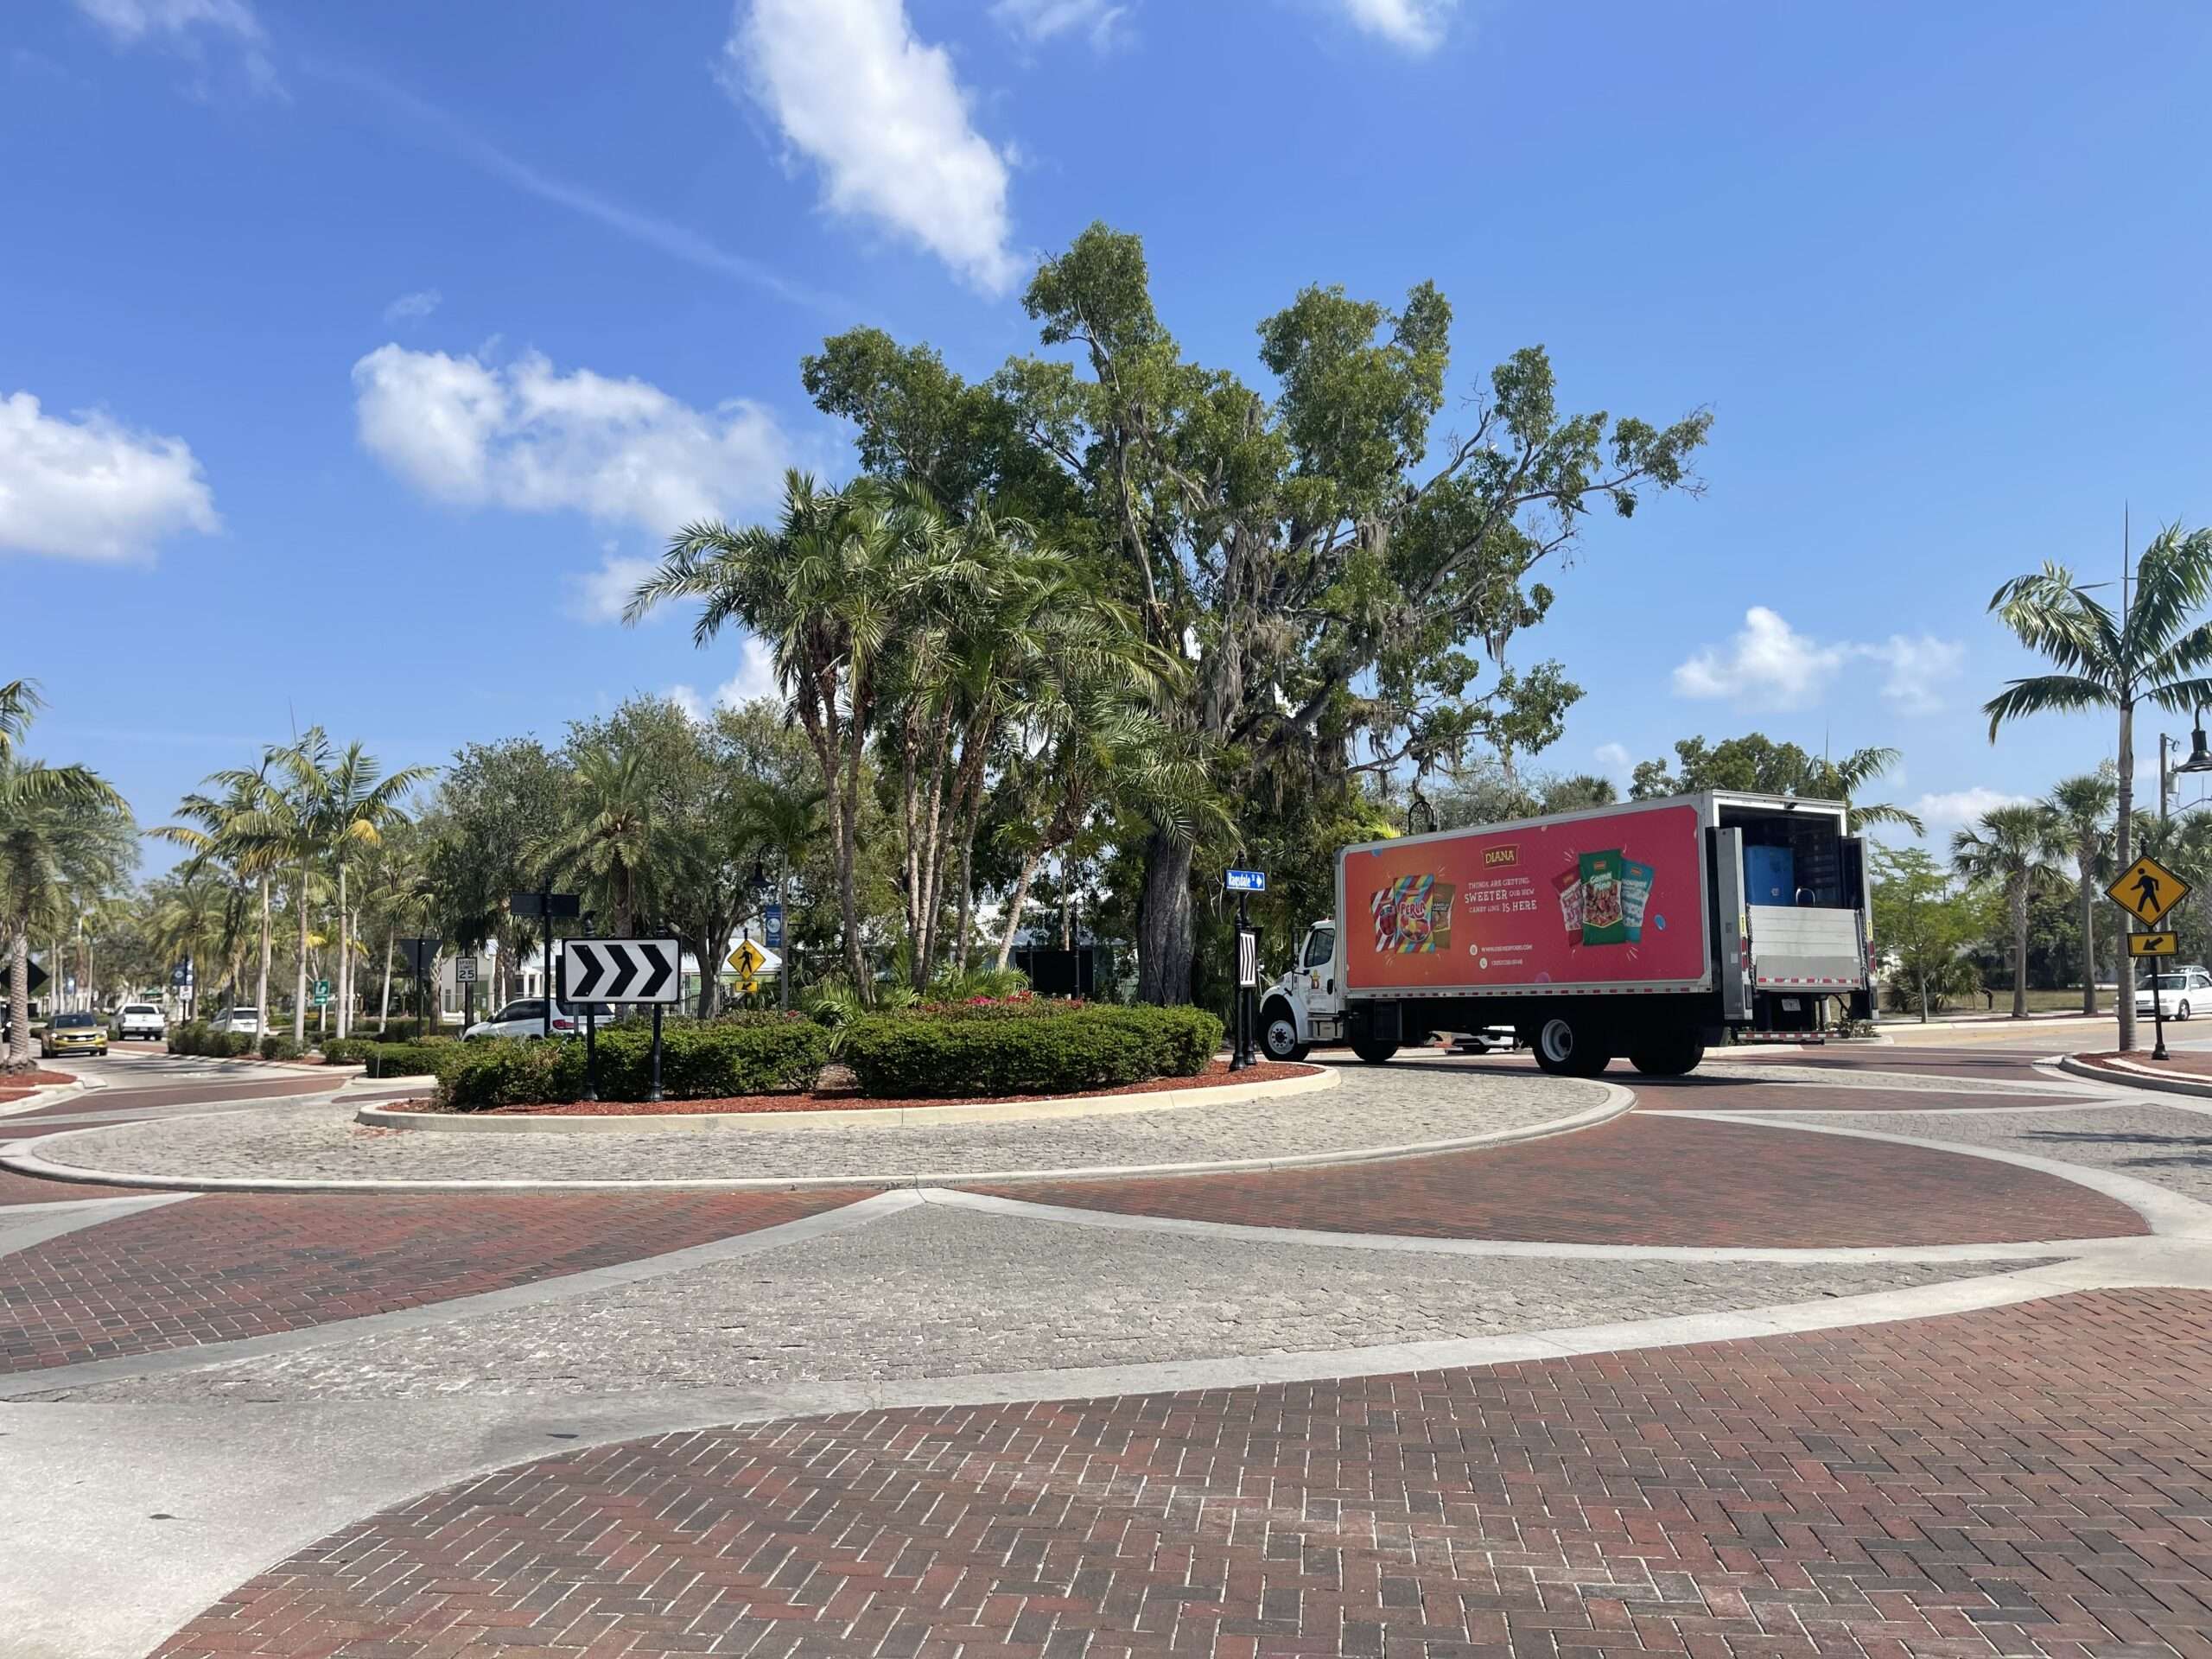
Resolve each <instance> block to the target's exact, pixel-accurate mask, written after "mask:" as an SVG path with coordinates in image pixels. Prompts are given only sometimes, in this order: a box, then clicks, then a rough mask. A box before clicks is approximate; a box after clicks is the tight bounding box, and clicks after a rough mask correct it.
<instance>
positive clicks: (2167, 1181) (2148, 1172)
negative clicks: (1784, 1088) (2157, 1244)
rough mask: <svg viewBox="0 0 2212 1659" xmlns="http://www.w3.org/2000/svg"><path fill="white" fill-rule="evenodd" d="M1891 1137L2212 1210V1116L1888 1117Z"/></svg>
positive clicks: (2162, 1111)
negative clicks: (2098, 1175)
mask: <svg viewBox="0 0 2212 1659" xmlns="http://www.w3.org/2000/svg"><path fill="white" fill-rule="evenodd" d="M1793 1121H1794V1122H1800V1123H1833V1124H1834V1125H1836V1126H1837V1127H1838V1128H1853V1129H1863V1128H1866V1127H1868V1126H1867V1122H1866V1116H1865V1115H1864V1114H1862V1113H1851V1114H1844V1113H1821V1114H1811V1113H1808V1114H1806V1115H1804V1116H1800V1117H1796V1118H1795V1119H1794V1120H1793ZM1879 1127H1880V1128H1881V1130H1882V1132H1883V1133H1884V1134H1885V1135H1911V1136H1913V1137H1915V1138H1916V1139H1924V1140H1929V1141H1958V1142H1961V1144H1964V1145H1968V1146H1977V1147H1999V1148H2002V1149H2003V1150H2005V1151H2007V1152H2024V1153H2029V1154H2033V1155H2034V1156H2036V1157H2038V1158H2051V1159H2056V1160H2059V1161H2060V1162H2063V1163H2069V1164H2085V1165H2088V1166H2092V1167H2094V1168H2097V1169H2107V1170H2112V1171H2114V1172H2115V1173H2119V1174H2122V1175H2132V1176H2133V1177H2134V1178H2135V1179H2138V1180H2141V1181H2148V1182H2150V1183H2151V1184H2152V1185H2155V1186H2162V1187H2164V1188H2166V1189H2167V1190H2168V1191H2170V1192H2178V1193H2180V1194H2182V1195H2183V1197H2184V1198H2195V1199H2196V1200H2198V1201H2199V1202H2200V1203H2205V1204H2212V1116H2208V1115H2207V1114H2205V1113H2202V1112H2192V1111H2187V1110H2183V1109H2179V1108H2176V1107H2167V1106H2153V1105H2141V1106H2136V1105H2117V1106H2104V1107H2100V1108H2098V1109H2094V1110H2092V1111H2082V1112H2038V1113H2025V1112H2024V1113H2021V1114H2020V1115H2018V1116H2013V1115H2012V1114H2010V1113H2005V1112H1992V1113H1986V1114H1982V1113H1974V1114H1966V1113H1959V1114H1949V1115H1941V1116H1939V1115H1937V1114H1934V1113H1914V1112H1885V1113H1884V1114H1882V1120H1881V1123H1880V1125H1879Z"/></svg>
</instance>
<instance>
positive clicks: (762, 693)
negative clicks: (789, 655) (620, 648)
mask: <svg viewBox="0 0 2212 1659" xmlns="http://www.w3.org/2000/svg"><path fill="white" fill-rule="evenodd" d="M738 650H739V652H740V655H741V661H740V663H739V665H738V670H737V672H736V673H734V674H733V675H731V676H730V677H729V678H728V679H726V680H724V681H723V682H722V683H721V684H720V685H718V686H716V687H715V696H714V701H713V702H712V703H711V704H710V703H709V702H708V701H707V699H706V698H704V697H702V696H700V695H699V693H698V690H697V689H696V687H693V686H689V685H671V686H670V687H669V688H668V692H667V696H668V700H669V701H670V702H672V703H674V704H675V705H676V706H677V708H678V709H682V710H683V712H684V713H685V714H687V715H690V717H691V718H692V719H693V720H697V721H703V720H705V719H707V718H708V717H709V715H711V714H712V713H713V712H714V710H715V709H735V708H738V707H740V706H741V705H742V704H744V703H747V702H752V701H753V699H754V698H756V697H777V698H780V697H781V696H783V688H782V687H781V686H780V685H779V683H777V680H776V659H775V658H774V656H773V655H772V653H771V652H769V650H768V647H767V646H766V645H763V644H762V643H761V642H760V640H758V639H754V638H753V637H752V636H751V635H750V634H747V635H746V636H745V637H744V639H742V640H741V642H740V643H739V646H738Z"/></svg>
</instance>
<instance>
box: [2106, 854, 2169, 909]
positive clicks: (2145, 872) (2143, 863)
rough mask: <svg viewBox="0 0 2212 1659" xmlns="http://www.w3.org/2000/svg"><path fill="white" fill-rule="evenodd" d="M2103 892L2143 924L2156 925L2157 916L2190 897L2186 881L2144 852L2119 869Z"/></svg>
mask: <svg viewBox="0 0 2212 1659" xmlns="http://www.w3.org/2000/svg"><path fill="white" fill-rule="evenodd" d="M2105 896H2106V897H2107V898H2108V899H2111V900H2112V901H2113V903H2114V904H2116V905H2118V906H2120V908H2121V909H2122V910H2124V911H2126V912H2128V913H2129V914H2130V915H2132V916H2134V917H2135V918H2138V919H2139V920H2140V921H2141V922H2143V923H2144V924H2145V925H2146V926H2151V927H2156V926H2157V925H2158V918H2160V917H2161V916H2163V915H2164V914H2165V913H2166V912H2168V911H2170V910H2171V909H2172V908H2173V907H2174V906H2176V905H2177V904H2179V903H2181V901H2182V900H2183V899H2186V898H2188V897H2189V883H2188V882H2186V881H2184V880H2182V879H2181V877H2179V876H2177V875H2176V874H2174V873H2173V872H2172V871H2171V870H2170V869H2168V868H2166V867H2165V866H2164V865H2163V864H2161V863H2159V862H2158V860H2157V859H2155V858H2152V856H2151V855H2149V854H2148V853H2145V855H2143V856H2142V857H2140V858H2139V859H2137V860H2136V861H2134V862H2133V864H2131V865H2129V866H2128V867H2127V868H2126V869H2125V870H2123V871H2121V872H2120V880H2117V881H2115V882H2113V884H2112V886H2110V887H2107V888H2106V889H2105Z"/></svg>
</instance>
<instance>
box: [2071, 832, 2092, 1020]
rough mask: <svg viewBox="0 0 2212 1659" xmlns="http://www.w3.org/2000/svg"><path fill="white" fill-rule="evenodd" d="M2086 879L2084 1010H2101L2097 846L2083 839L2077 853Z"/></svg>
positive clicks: (2083, 906)
mask: <svg viewBox="0 0 2212 1659" xmlns="http://www.w3.org/2000/svg"><path fill="white" fill-rule="evenodd" d="M2075 862H2076V863H2077V864H2078V865H2079V866H2080V868H2081V871H2082V879H2081V881H2080V884H2079V885H2080V887H2081V889H2082V1013H2084V1014H2094V1013H2095V1012H2096V1011H2097V894H2096V887H2095V882H2096V879H2097V878H2096V871H2097V849H2096V848H2095V846H2094V844H2093V843H2091V842H2086V841H2085V842H2082V845H2081V846H2080V848H2078V849H2076V850H2075Z"/></svg>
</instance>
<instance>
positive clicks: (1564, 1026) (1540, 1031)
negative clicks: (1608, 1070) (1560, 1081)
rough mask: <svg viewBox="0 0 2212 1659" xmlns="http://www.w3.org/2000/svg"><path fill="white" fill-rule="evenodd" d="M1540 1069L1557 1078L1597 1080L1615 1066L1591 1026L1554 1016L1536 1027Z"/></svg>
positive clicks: (1585, 1022)
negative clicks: (1606, 1069)
mask: <svg viewBox="0 0 2212 1659" xmlns="http://www.w3.org/2000/svg"><path fill="white" fill-rule="evenodd" d="M1535 1051H1536V1069H1537V1070H1538V1071H1548V1072H1550V1073H1551V1075H1552V1076H1554V1077H1596V1076H1597V1075H1598V1074H1599V1072H1600V1071H1604V1070H1605V1067H1606V1066H1607V1065H1611V1062H1612V1058H1613V1056H1612V1051H1611V1049H1610V1048H1608V1047H1607V1046H1605V1040H1604V1039H1602V1038H1600V1037H1599V1036H1598V1035H1597V1033H1595V1032H1593V1031H1592V1029H1591V1028H1590V1024H1589V1022H1587V1021H1586V1020H1570V1019H1567V1017H1566V1016H1565V1015H1563V1014H1554V1015H1553V1016H1552V1017H1551V1018H1550V1019H1548V1020H1545V1021H1544V1022H1543V1024H1541V1026H1538V1027H1536V1040H1535Z"/></svg>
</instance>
